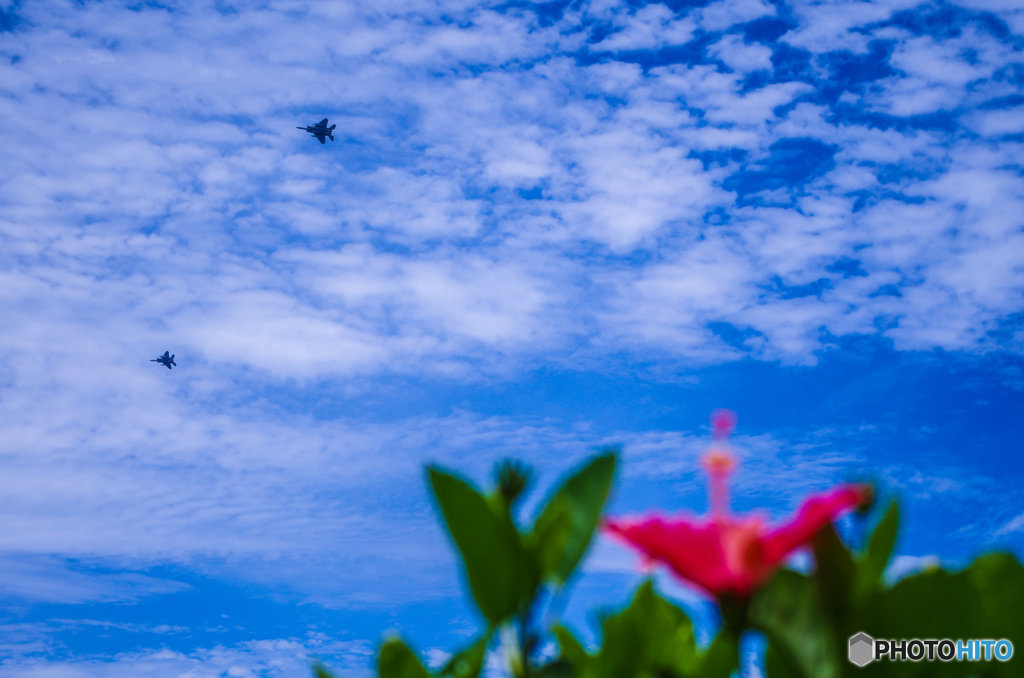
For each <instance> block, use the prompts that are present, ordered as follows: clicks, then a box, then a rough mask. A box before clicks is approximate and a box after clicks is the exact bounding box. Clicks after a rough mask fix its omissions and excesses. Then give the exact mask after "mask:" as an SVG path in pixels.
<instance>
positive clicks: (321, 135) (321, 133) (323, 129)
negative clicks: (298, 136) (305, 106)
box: [295, 118, 337, 144]
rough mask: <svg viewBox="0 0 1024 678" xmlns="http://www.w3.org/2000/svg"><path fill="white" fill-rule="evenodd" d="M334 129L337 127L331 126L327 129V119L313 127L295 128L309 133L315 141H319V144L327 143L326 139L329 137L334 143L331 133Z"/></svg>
mask: <svg viewBox="0 0 1024 678" xmlns="http://www.w3.org/2000/svg"><path fill="white" fill-rule="evenodd" d="M335 127H337V125H331V126H330V127H328V126H327V118H324V119H323V120H321V121H320V122H318V123H317V124H315V125H306V126H305V127H296V128H295V129H301V130H303V131H305V132H309V133H310V134H312V135H313V136H315V137H316V138H317V139H319V140H320V143H321V144H325V143H327V142H326V141H325V139H326V138H327V137H330V139H331V141H334V134H333V132H334V128H335Z"/></svg>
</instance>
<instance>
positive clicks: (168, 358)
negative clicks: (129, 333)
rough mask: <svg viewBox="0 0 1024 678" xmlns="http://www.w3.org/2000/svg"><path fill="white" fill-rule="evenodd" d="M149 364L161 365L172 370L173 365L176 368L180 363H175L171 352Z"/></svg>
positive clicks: (166, 352)
mask: <svg viewBox="0 0 1024 678" xmlns="http://www.w3.org/2000/svg"><path fill="white" fill-rule="evenodd" d="M149 362H151V363H160V364H161V365H163V366H164V367H166V368H167V369H171V365H174V366H175V367H177V366H178V363H176V362H174V355H173V354H172V353H171V352H170V351H164V354H163V355H162V356H160V357H159V358H154V359H152V360H150V361H149Z"/></svg>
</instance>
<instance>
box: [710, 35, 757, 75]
mask: <svg viewBox="0 0 1024 678" xmlns="http://www.w3.org/2000/svg"><path fill="white" fill-rule="evenodd" d="M708 52H709V53H710V54H711V55H712V56H714V57H715V58H717V59H720V60H722V61H724V62H725V63H726V64H728V66H729V68H731V69H732V70H734V71H739V72H748V71H756V70H771V67H772V50H771V49H769V48H768V47H765V46H764V45H758V44H751V43H748V42H746V41H745V40H743V38H741V37H740V36H738V35H733V34H730V35H724V36H722V39H721V40H719V41H718V42H716V43H714V44H713V45H711V46H710V47H709V48H708Z"/></svg>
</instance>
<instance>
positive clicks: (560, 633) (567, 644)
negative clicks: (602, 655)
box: [552, 624, 591, 669]
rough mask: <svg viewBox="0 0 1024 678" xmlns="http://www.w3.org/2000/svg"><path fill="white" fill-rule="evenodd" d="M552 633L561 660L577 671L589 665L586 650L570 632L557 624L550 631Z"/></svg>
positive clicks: (588, 656)
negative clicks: (556, 642)
mask: <svg viewBox="0 0 1024 678" xmlns="http://www.w3.org/2000/svg"><path fill="white" fill-rule="evenodd" d="M552 632H553V633H554V634H555V639H556V640H557V641H558V651H559V655H560V657H561V658H563V659H565V660H567V661H568V662H569V663H570V664H572V665H573V666H574V667H576V668H577V669H582V667H584V666H586V665H587V664H588V663H589V661H590V659H591V656H590V655H589V654H587V651H586V649H584V647H583V645H582V643H580V641H578V640H577V639H576V636H574V635H573V634H572V631H570V630H569V629H567V628H566V627H564V626H562V625H560V624H559V625H558V626H555V628H554V629H552Z"/></svg>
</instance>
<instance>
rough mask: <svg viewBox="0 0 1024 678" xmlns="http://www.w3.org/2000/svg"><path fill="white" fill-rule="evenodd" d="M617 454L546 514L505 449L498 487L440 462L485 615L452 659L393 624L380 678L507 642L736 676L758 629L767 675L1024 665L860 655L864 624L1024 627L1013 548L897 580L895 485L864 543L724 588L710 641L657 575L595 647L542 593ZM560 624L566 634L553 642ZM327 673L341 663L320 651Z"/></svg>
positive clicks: (545, 677) (456, 677)
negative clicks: (856, 643) (543, 614)
mask: <svg viewBox="0 0 1024 678" xmlns="http://www.w3.org/2000/svg"><path fill="white" fill-rule="evenodd" d="M616 466H617V454H616V453H615V452H614V451H609V452H606V453H603V454H600V455H597V456H595V457H593V458H591V459H590V460H588V461H587V462H586V463H585V464H583V465H582V466H581V467H580V468H578V469H576V470H575V471H574V472H572V473H571V474H570V475H569V476H568V477H567V478H566V479H565V480H564V481H563V482H562V483H561V484H560V485H559V486H558V487H557V488H556V489H555V490H554V491H553V492H552V493H551V495H550V496H549V497H548V498H547V500H546V501H545V502H544V503H543V504H542V505H541V507H540V509H539V510H538V512H537V515H536V517H535V519H534V520H533V521H532V524H520V522H518V521H517V519H516V517H515V510H514V508H515V505H516V503H517V502H518V501H519V500H520V499H521V498H522V495H523V493H524V492H525V491H526V489H527V488H528V486H529V484H530V478H531V473H530V470H529V469H528V468H526V467H524V466H522V465H520V464H517V463H512V462H504V463H502V464H500V465H499V466H498V467H497V468H496V470H495V482H496V486H495V488H494V489H493V490H492V491H490V492H487V493H485V492H482V491H481V490H479V489H478V488H476V487H474V486H473V485H472V484H471V483H470V482H469V481H467V480H466V479H464V478H462V477H460V476H459V475H457V474H455V473H453V472H451V471H448V470H445V469H442V468H440V467H437V466H431V467H429V468H428V469H427V480H428V484H429V486H430V489H431V491H432V493H433V497H434V501H435V503H436V505H437V508H438V511H439V513H440V515H441V518H442V520H443V522H444V525H445V527H446V528H447V532H448V535H449V537H450V538H451V541H452V543H453V545H454V546H455V549H456V551H457V552H458V554H459V556H460V563H461V570H462V573H463V575H464V578H465V582H466V584H467V589H468V592H469V594H470V595H471V597H472V600H473V602H474V604H475V605H476V608H477V610H479V612H480V615H481V619H482V621H483V627H482V629H481V632H480V633H479V634H478V636H477V637H476V638H475V639H473V640H472V641H471V642H470V643H469V644H468V645H467V646H466V647H464V648H462V649H461V650H459V651H457V652H455V653H454V654H453V655H451V656H450V658H449V659H448V660H447V662H446V663H445V664H444V665H443V666H442V667H441V668H440V669H437V670H431V669H429V668H428V667H426V666H425V665H424V664H423V662H422V661H421V660H420V659H419V657H418V656H417V655H416V653H415V652H414V651H413V650H412V649H410V648H409V646H407V645H406V644H405V643H404V642H403V641H402V640H401V639H398V638H390V639H388V640H386V641H385V642H384V643H383V645H381V648H380V651H379V654H378V661H377V672H378V675H379V676H380V678H430V677H438V678H476V677H477V676H480V675H481V674H482V672H483V668H484V665H485V661H486V658H487V656H488V650H489V649H493V648H494V647H495V645H496V644H497V643H498V642H500V643H501V645H502V650H503V657H504V659H505V661H506V662H507V664H506V671H507V673H508V674H509V675H511V676H513V678H728V677H729V676H730V675H734V674H735V672H737V671H738V670H739V667H740V653H739V643H740V639H741V638H742V636H743V634H745V633H748V632H751V631H756V632H759V633H760V634H762V635H763V637H764V639H765V640H766V645H765V650H764V655H763V657H762V658H761V660H760V664H761V669H762V671H763V672H764V674H765V675H766V676H767V678H846V677H849V676H857V677H858V678H860V677H863V678H872V677H893V678H904V677H906V678H924V677H928V678H932V677H935V678H953V677H967V676H977V677H979V678H985V677H989V676H992V677H995V678H1009V677H1010V676H1018V677H1019V676H1024V659H1022V658H1019V657H1016V656H1015V657H1014V658H1013V659H1012V660H1011V661H1008V662H1000V661H994V660H993V661H984V662H978V661H976V662H942V661H938V660H936V661H918V662H912V661H906V662H894V661H885V660H883V661H876V662H873V663H870V664H868V665H867V666H865V667H863V668H860V667H857V666H855V665H854V664H852V663H851V662H850V661H848V659H847V650H848V644H849V638H850V637H851V636H853V635H855V634H857V633H858V632H865V633H867V634H868V635H870V636H872V637H874V638H884V639H911V638H925V639H926V638H935V639H943V638H949V639H952V640H954V641H956V640H959V639H964V640H966V639H972V638H994V639H1000V638H1005V639H1008V640H1010V641H1011V642H1012V643H1013V644H1014V647H1015V649H1016V648H1021V647H1022V644H1021V643H1024V568H1022V566H1021V563H1020V562H1019V561H1018V560H1017V558H1015V557H1014V556H1013V555H1011V554H1008V553H989V554H986V555H982V556H980V557H979V558H977V559H976V560H974V561H973V562H972V563H971V564H970V565H969V566H968V567H966V568H964V569H962V570H959V571H949V570H946V569H942V568H940V567H937V566H936V567H930V568H927V569H925V570H923V571H920V572H917V573H915V574H911V575H909V576H906V577H904V578H902V579H900V580H899V581H897V582H895V583H890V582H888V581H887V580H886V577H885V573H886V571H887V568H888V566H889V563H890V560H891V558H892V554H893V550H894V547H895V544H896V537H897V533H898V531H899V523H900V514H899V507H898V505H897V503H896V502H895V501H893V502H891V503H890V504H889V505H888V506H887V507H886V508H885V511H884V512H883V513H882V515H881V517H880V519H879V520H878V521H877V524H876V525H875V527H874V529H873V530H872V531H871V533H870V535H868V536H867V538H866V539H864V540H863V543H865V544H866V546H865V547H864V548H863V549H861V550H860V551H859V552H854V551H852V550H851V549H850V548H849V547H848V546H847V544H845V543H844V542H843V541H842V540H841V539H840V537H839V535H838V534H837V533H836V531H835V529H834V528H833V527H832V526H828V527H826V528H825V529H823V530H821V531H820V532H819V533H818V534H817V535H816V536H815V538H814V541H813V544H812V547H813V549H812V550H813V555H814V567H813V569H812V570H811V571H810V572H807V573H803V572H797V571H794V570H789V569H781V570H779V571H777V572H776V573H775V575H774V576H773V577H772V578H771V579H770V580H768V581H767V582H766V583H765V584H764V585H763V586H761V587H760V588H759V589H758V590H757V591H755V592H754V594H753V595H752V596H750V597H749V598H748V599H742V600H738V599H734V598H730V599H721V600H718V601H717V602H718V604H719V606H720V611H721V616H722V618H723V619H724V620H725V623H724V624H723V625H722V628H721V629H720V630H719V632H718V634H717V636H716V637H715V638H714V639H713V640H712V641H711V642H710V643H709V644H708V646H707V647H703V648H702V647H700V646H699V645H698V643H697V642H696V640H695V634H694V628H693V624H692V622H691V620H690V618H689V617H688V616H687V614H686V613H685V612H684V611H683V610H682V609H681V608H679V607H678V606H677V605H675V604H674V603H672V602H671V601H669V600H667V599H666V598H664V597H662V596H661V595H660V594H659V593H658V592H657V591H656V590H655V586H654V583H653V582H652V581H651V580H650V579H647V580H645V581H644V582H643V583H642V584H641V585H640V587H639V588H638V589H637V590H636V592H635V593H634V594H633V597H632V599H631V600H630V602H629V604H628V605H626V607H624V608H623V609H621V610H619V611H617V612H613V613H610V614H607V615H605V616H604V617H603V618H602V619H601V621H600V645H598V646H596V647H593V648H588V647H586V646H584V644H583V643H581V642H580V641H579V640H578V639H577V637H576V636H575V635H574V634H573V632H572V631H570V630H569V629H568V628H567V627H565V626H563V625H561V624H560V623H558V622H557V620H556V621H555V622H554V623H553V624H552V625H551V626H550V627H549V628H540V627H539V625H538V620H537V616H538V614H537V609H538V607H539V605H540V603H539V602H538V600H539V599H540V598H541V597H542V595H543V594H544V592H545V591H550V590H554V591H556V592H557V591H558V590H559V589H560V588H561V587H563V586H564V585H565V583H566V582H567V581H568V580H569V579H570V578H571V577H572V575H573V573H574V572H575V571H576V568H577V567H578V566H579V564H580V561H581V560H582V558H583V556H584V554H585V553H586V550H587V548H588V546H589V545H590V543H591V541H592V540H593V538H594V534H595V532H596V530H597V528H598V525H599V522H600V519H601V514H602V511H603V509H604V506H605V502H606V501H607V499H608V495H609V492H610V490H611V487H612V481H613V478H614V475H615V471H616ZM499 639H500V640H499ZM545 640H553V641H554V649H553V651H552V652H546V653H543V654H544V657H538V656H537V655H538V654H541V653H539V652H538V648H540V647H541V646H542V643H543V642H544V641H545ZM314 675H315V676H316V678H331V674H330V673H328V672H327V670H326V669H325V668H323V667H322V666H320V665H319V664H317V665H315V666H314Z"/></svg>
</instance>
